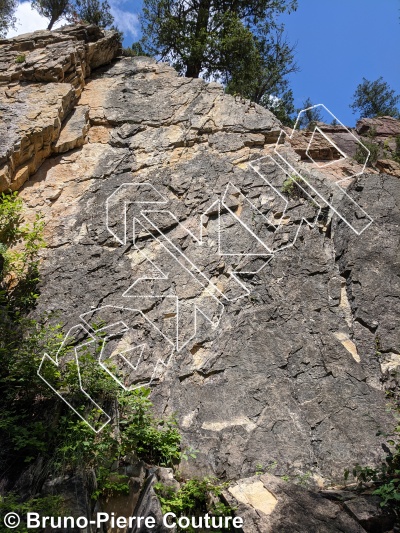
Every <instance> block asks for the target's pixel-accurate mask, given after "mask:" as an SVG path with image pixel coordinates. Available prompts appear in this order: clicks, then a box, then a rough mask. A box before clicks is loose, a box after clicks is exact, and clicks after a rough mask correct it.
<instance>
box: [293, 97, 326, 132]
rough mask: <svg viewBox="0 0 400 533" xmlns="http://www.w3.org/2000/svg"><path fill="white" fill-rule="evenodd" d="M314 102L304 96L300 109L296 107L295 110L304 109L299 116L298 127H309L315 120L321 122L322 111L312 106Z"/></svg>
mask: <svg viewBox="0 0 400 533" xmlns="http://www.w3.org/2000/svg"><path fill="white" fill-rule="evenodd" d="M314 105H315V104H313V102H312V101H311V98H309V97H308V98H306V99H305V100H304V102H303V105H302V106H301V109H298V110H297V112H298V113H299V112H300V111H303V110H304V113H302V115H301V117H300V122H299V124H298V126H299V127H300V128H304V129H305V128H308V127H311V126H312V125H313V124H315V123H316V122H322V113H321V109H320V108H319V107H313V106H314Z"/></svg>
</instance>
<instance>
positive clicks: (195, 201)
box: [0, 27, 400, 531]
mask: <svg viewBox="0 0 400 533" xmlns="http://www.w3.org/2000/svg"><path fill="white" fill-rule="evenodd" d="M0 47H1V53H2V57H4V61H3V62H2V63H1V65H0V73H1V84H2V86H1V88H0V105H1V112H2V122H1V124H0V128H1V157H0V164H1V165H2V167H1V170H0V184H1V190H5V189H7V188H11V189H13V190H15V189H18V188H21V186H22V188H21V196H22V197H23V199H24V201H25V203H26V206H27V216H28V218H29V217H30V216H32V217H33V216H34V214H35V213H36V212H38V211H40V212H42V213H43V215H44V217H45V221H46V235H45V236H46V240H47V242H48V248H47V249H46V250H45V252H44V253H43V262H42V285H41V298H40V300H39V306H38V309H37V313H38V315H42V314H43V313H49V312H53V311H54V312H56V313H57V321H58V322H59V321H60V320H61V322H62V323H63V324H64V326H65V331H68V329H69V328H70V327H73V326H74V325H75V324H77V323H80V322H82V319H81V316H82V314H85V313H86V314H88V313H89V315H90V318H86V323H89V325H90V321H91V320H92V318H93V317H95V318H96V319H97V318H99V316H98V315H99V313H98V314H96V313H95V312H96V310H99V309H100V308H102V309H103V310H104V309H106V310H107V313H108V314H107V313H105V314H104V313H103V311H101V313H100V315H101V316H100V318H102V319H104V320H105V322H108V323H111V322H109V321H111V320H114V322H115V314H117V315H118V320H122V319H123V320H125V321H126V322H127V323H128V324H131V325H132V324H133V325H134V326H132V327H133V329H135V328H136V330H137V329H140V328H144V326H147V327H148V328H150V326H149V324H150V325H151V326H152V327H153V329H154V325H155V326H156V328H158V329H157V332H158V333H157V334H155V333H154V331H153V337H152V342H153V344H151V342H150V341H148V342H149V343H150V344H151V354H149V355H146V356H145V357H144V366H143V368H144V369H143V371H142V370H140V371H139V370H137V369H135V372H133V371H132V368H128V366H129V365H127V363H126V362H125V363H121V365H122V366H121V372H125V373H126V376H127V380H128V381H129V383H132V384H135V383H136V384H137V383H141V382H145V381H146V379H148V378H149V377H151V376H152V374H151V371H153V370H154V361H158V360H159V359H162V360H164V362H166V359H165V354H166V351H165V350H166V349H165V346H161V344H160V342H159V341H160V339H161V337H162V338H163V339H167V340H168V339H171V338H173V337H174V335H176V337H177V339H176V341H177V342H176V343H175V342H174V346H178V347H179V349H178V350H175V351H174V350H173V354H172V356H171V357H170V358H169V359H168V363H169V364H168V365H167V366H166V367H165V368H164V367H162V372H161V373H159V375H157V376H156V379H154V380H153V385H154V388H153V392H152V398H153V401H154V402H155V405H156V408H157V409H158V410H159V411H160V413H164V414H173V413H176V415H177V418H178V422H179V427H180V429H181V431H182V433H183V436H184V442H185V445H186V446H187V447H192V448H194V449H196V450H199V452H198V454H197V459H196V460H195V461H192V462H189V463H187V464H186V463H185V464H183V465H182V470H183V472H184V473H186V474H190V473H192V474H195V475H199V474H210V473H211V474H214V475H217V476H218V477H220V478H222V479H224V478H226V479H239V478H243V477H248V476H251V475H253V474H254V473H255V471H256V469H257V468H258V467H257V465H262V467H263V468H264V469H265V468H267V467H268V465H270V466H271V465H273V467H274V473H275V474H279V475H282V474H293V475H305V474H307V473H311V475H312V477H313V479H314V480H315V482H316V483H317V484H319V485H321V486H323V485H329V484H331V483H333V482H334V481H338V480H341V479H342V478H343V472H344V469H345V468H348V467H351V466H352V465H354V464H355V463H357V462H360V463H363V464H366V463H369V464H375V463H377V462H379V461H380V459H381V458H382V457H383V456H384V455H385V452H384V451H383V449H382V443H383V442H384V440H385V439H384V437H382V436H380V435H381V433H382V432H385V430H386V429H387V428H389V427H392V425H393V418H392V416H391V415H390V413H388V411H387V400H386V397H385V380H387V379H388V372H390V371H392V370H393V369H395V368H397V367H398V365H399V361H400V355H399V353H400V346H399V345H400V339H399V328H398V324H397V317H398V312H399V296H400V287H399V278H398V275H397V273H396V269H395V264H394V257H393V251H394V250H398V249H399V219H398V213H399V205H398V204H399V201H400V181H399V180H398V179H397V178H395V177H393V176H388V175H384V174H377V173H370V174H368V173H367V174H363V175H362V176H359V177H357V178H355V177H352V175H354V174H356V172H351V171H349V167H346V169H344V170H341V171H337V172H336V174H335V172H333V173H329V169H324V168H318V167H317V166H315V165H311V164H307V163H306V162H305V161H301V160H300V159H301V157H300V156H299V155H298V153H296V147H297V145H296V140H295V139H294V138H293V139H290V138H288V136H287V138H286V140H285V141H284V142H283V138H282V132H281V125H280V123H279V122H278V120H277V119H276V118H275V117H274V116H273V115H272V114H271V113H270V112H269V111H267V110H265V109H263V108H261V107H259V106H257V105H255V104H252V103H250V102H248V101H243V100H241V99H240V98H234V97H232V96H228V95H225V94H224V92H223V88H222V87H221V86H220V85H218V84H216V83H209V84H207V83H205V82H204V81H203V80H195V79H187V78H180V77H178V76H177V74H176V72H175V71H174V70H173V69H172V68H170V67H168V66H166V65H164V64H161V63H157V62H155V61H154V60H152V59H149V58H120V57H119V58H118V59H114V58H116V56H117V54H118V50H119V45H118V43H117V40H116V36H115V35H114V34H113V33H109V32H104V33H103V32H99V30H95V29H94V28H91V27H77V28H73V29H71V28H70V29H69V30H65V31H59V32H52V33H48V32H40V33H37V34H33V35H29V36H22V37H19V38H16V39H12V40H10V41H1V42H0ZM21 53H24V54H25V60H24V62H23V63H16V64H14V63H15V60H14V59H13V58H14V57H15V56H16V55H18V54H21ZM113 59H114V60H113ZM112 60H113V61H112ZM110 61H111V63H110ZM109 63H110V64H109ZM277 143H278V144H277ZM292 144H293V147H292ZM279 150H281V152H280V153H281V155H282V154H284V156H282V157H283V158H282V157H281V158H280V159H279V157H277V153H278V152H279ZM297 152H298V150H297ZM317 155H318V154H317ZM325 155H326V154H325V152H324V151H322V152H321V157H322V158H324V157H325ZM331 156H332V157H331ZM329 159H330V160H334V159H335V157H334V154H333V155H332V154H330V156H329ZM278 163H279V164H278ZM297 171H298V172H302V173H303V175H306V176H308V181H307V183H306V184H305V183H304V182H302V183H301V186H300V184H299V181H298V180H297V181H296V180H294V179H293V172H297ZM288 179H289V182H288ZM338 180H341V184H342V185H343V186H345V187H346V188H345V189H344V188H341V187H338V186H337V182H338ZM343 180H344V181H343ZM293 182H294V183H293ZM144 183H145V184H147V185H146V187H147V188H146V190H145V191H144V192H143V188H142V185H137V184H144ZM288 183H289V185H288ZM128 190H129V194H130V196H129V197H126V198H125V197H123V196H120V197H118V196H115V194H117V193H118V194H122V192H127V191H128ZM121 191H122V192H121ZM315 191H317V192H318V191H320V193H319V192H318V194H317V193H316V192H315ZM142 194H144V196H145V200H143V197H142V196H141V195H142ZM113 195H114V196H113ZM110 197H113V198H114V199H116V202H115V204H109V203H108V199H109V198H110ZM323 199H325V200H323ZM143 202H145V203H146V204H147V206H146V207H145V209H147V211H145V212H144V211H143V210H144V208H143V205H142V204H143ZM354 202H357V206H356V204H355V203H354ZM127 204H129V206H128V207H126V205H127ZM107 206H109V207H110V209H109V211H107ZM216 206H217V207H216ZM332 206H336V207H335V208H332ZM125 210H126V211H127V212H126V220H127V221H128V222H129V223H126V224H125V226H124V220H125V218H124V217H125ZM159 211H163V213H161V214H160V212H159ZM133 220H135V229H134V230H132V225H131V221H133ZM371 220H372V223H370V221H371ZM357 224H358V225H357ZM200 227H201V228H202V233H201V235H200ZM357 228H358V229H357ZM355 229H356V231H355ZM121 232H122V233H121ZM133 235H134V236H135V238H136V240H135V241H134V243H133V242H132V236H133ZM118 236H119V237H120V238H118ZM116 237H117V238H116ZM149 272H150V273H151V275H149ZM128 293H129V294H128ZM128 298H129V299H128ZM106 306H109V307H106ZM177 306H180V307H179V313H178V312H177V309H178V308H177ZM132 309H134V310H135V312H134V313H133V312H132ZM115 310H117V311H115ZM102 313H103V314H102ZM113 313H114V316H113ZM135 313H136V314H135ZM134 314H135V316H133V315H134ZM178 315H179V316H178ZM138 317H139V318H138ZM195 317H196V321H197V322H195ZM93 320H94V318H93ZM114 322H112V323H114ZM149 335H150V337H151V334H149ZM157 335H158V337H157ZM128 340H129V339H128ZM142 340H143V339H142ZM126 341H127V339H126V338H125V339H124V342H126ZM131 342H132V338H131ZM146 342H147V341H146ZM170 344H171V343H170ZM127 346H128V347H129V344H128V345H127ZM170 352H171V350H170ZM310 520H311V518H310ZM321 531H322V530H321Z"/></svg>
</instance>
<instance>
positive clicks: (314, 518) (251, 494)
mask: <svg viewBox="0 0 400 533" xmlns="http://www.w3.org/2000/svg"><path fill="white" fill-rule="evenodd" d="M224 496H225V498H226V500H227V502H228V503H229V504H230V505H231V506H233V507H236V510H235V515H236V516H240V517H241V518H242V519H243V533H261V532H262V533H286V532H288V531H290V532H293V533H305V532H307V533H314V532H315V533H317V532H318V533H336V532H337V533H339V532H346V533H365V531H366V530H365V529H363V527H362V526H361V525H360V524H359V523H358V522H357V521H356V520H354V518H352V517H351V516H349V514H348V513H347V512H346V511H345V510H344V509H343V508H342V507H341V506H340V505H338V504H336V503H334V502H331V501H329V500H327V499H325V498H324V497H323V496H321V495H320V494H318V493H316V492H313V491H310V490H306V489H304V488H303V487H298V486H296V485H294V484H293V483H290V482H288V481H283V480H282V479H279V478H277V477H275V476H272V475H270V474H264V475H261V476H256V477H251V478H247V479H240V480H238V481H237V482H236V483H234V484H233V485H231V486H230V487H229V489H228V491H227V492H225V494H224Z"/></svg>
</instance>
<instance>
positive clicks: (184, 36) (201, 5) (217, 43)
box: [142, 0, 297, 91]
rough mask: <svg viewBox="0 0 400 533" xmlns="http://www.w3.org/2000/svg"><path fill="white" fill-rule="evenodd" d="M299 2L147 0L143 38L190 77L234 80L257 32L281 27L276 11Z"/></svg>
mask: <svg viewBox="0 0 400 533" xmlns="http://www.w3.org/2000/svg"><path fill="white" fill-rule="evenodd" d="M296 4H297V2H296V1H295V0H251V1H244V0H239V1H236V0H235V1H230V2H226V1H222V0H200V1H198V0H189V1H187V0H145V1H144V5H143V15H142V31H143V40H142V42H143V45H144V47H145V49H146V51H147V52H148V53H150V54H151V55H152V56H157V57H160V58H161V59H163V60H167V61H169V62H170V63H171V64H172V65H173V66H174V67H175V68H176V69H177V70H178V71H179V72H181V73H182V74H185V75H186V76H188V77H195V78H197V77H199V76H200V74H202V75H205V76H209V77H211V76H212V77H213V78H215V77H222V78H223V79H230V78H231V76H232V73H233V72H234V71H235V70H236V71H237V70H239V71H241V70H243V67H245V66H246V61H247V60H248V59H249V58H252V59H253V58H254V54H255V53H256V52H257V50H256V46H255V42H254V40H253V36H254V35H257V36H260V38H261V37H262V36H265V35H267V34H268V33H269V32H270V30H271V29H273V28H276V27H277V24H276V20H275V19H276V15H277V14H280V13H283V12H285V11H288V10H290V9H295V8H296ZM256 55H257V54H256ZM238 62H239V63H240V65H238ZM252 65H253V61H252ZM232 90H233V91H234V89H232Z"/></svg>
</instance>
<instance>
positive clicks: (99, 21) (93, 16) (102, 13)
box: [75, 0, 114, 28]
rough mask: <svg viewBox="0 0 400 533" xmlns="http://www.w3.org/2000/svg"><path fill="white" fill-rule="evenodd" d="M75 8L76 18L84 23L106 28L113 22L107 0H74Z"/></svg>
mask: <svg viewBox="0 0 400 533" xmlns="http://www.w3.org/2000/svg"><path fill="white" fill-rule="evenodd" d="M75 6H76V7H75V10H76V14H77V16H78V17H79V18H80V19H82V20H83V21H84V22H88V23H89V24H96V26H100V27H101V28H108V27H110V26H111V25H112V24H113V22H114V17H113V16H112V14H111V8H110V4H109V3H108V1H107V0H102V1H100V0H76V1H75Z"/></svg>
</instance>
